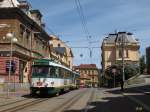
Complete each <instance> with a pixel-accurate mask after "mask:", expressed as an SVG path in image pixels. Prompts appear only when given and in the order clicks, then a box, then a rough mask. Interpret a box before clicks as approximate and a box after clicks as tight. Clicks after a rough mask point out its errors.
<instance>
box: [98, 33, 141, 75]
mask: <svg viewBox="0 0 150 112" xmlns="http://www.w3.org/2000/svg"><path fill="white" fill-rule="evenodd" d="M139 48H140V44H139V41H138V40H137V39H135V38H134V37H133V35H132V33H128V32H117V33H114V34H109V35H108V37H105V38H104V40H103V42H102V46H101V49H102V55H101V56H102V63H101V64H102V70H103V72H105V70H106V69H107V68H108V67H110V66H112V65H115V64H118V63H122V59H123V60H124V64H127V63H133V64H139V57H140V55H139ZM122 57H123V58H122Z"/></svg>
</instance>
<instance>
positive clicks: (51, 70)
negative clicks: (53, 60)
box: [50, 66, 56, 78]
mask: <svg viewBox="0 0 150 112" xmlns="http://www.w3.org/2000/svg"><path fill="white" fill-rule="evenodd" d="M55 72H56V70H55V67H53V66H52V67H51V68H50V76H51V77H53V78H54V77H56V73H55Z"/></svg>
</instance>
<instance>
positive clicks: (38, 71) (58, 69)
mask: <svg viewBox="0 0 150 112" xmlns="http://www.w3.org/2000/svg"><path fill="white" fill-rule="evenodd" d="M78 85H79V73H77V72H74V71H72V70H71V69H69V68H67V67H65V66H63V65H61V64H58V63H55V62H53V61H51V60H49V59H36V60H34V61H33V64H32V72H31V84H30V93H31V94H32V95H35V94H60V93H62V92H66V91H69V90H72V89H76V88H78V87H79V86H78Z"/></svg>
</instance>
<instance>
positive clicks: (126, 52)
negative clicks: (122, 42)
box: [119, 49, 129, 58]
mask: <svg viewBox="0 0 150 112" xmlns="http://www.w3.org/2000/svg"><path fill="white" fill-rule="evenodd" d="M123 55H124V58H128V57H129V54H128V50H124V53H123ZM119 58H122V49H119Z"/></svg>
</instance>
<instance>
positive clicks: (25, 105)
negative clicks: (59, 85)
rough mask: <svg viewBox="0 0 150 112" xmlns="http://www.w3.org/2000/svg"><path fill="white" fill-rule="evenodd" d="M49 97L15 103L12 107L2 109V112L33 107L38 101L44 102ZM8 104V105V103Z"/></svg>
mask: <svg viewBox="0 0 150 112" xmlns="http://www.w3.org/2000/svg"><path fill="white" fill-rule="evenodd" d="M48 99H49V98H45V99H43V98H39V99H36V100H32V101H29V102H25V103H22V104H18V105H15V106H12V107H11V106H10V105H9V106H10V107H8V108H7V107H5V108H3V109H0V112H16V111H19V110H22V109H24V108H28V107H31V106H34V105H36V104H38V103H41V102H44V101H46V100H48ZM6 106H8V105H6Z"/></svg>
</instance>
